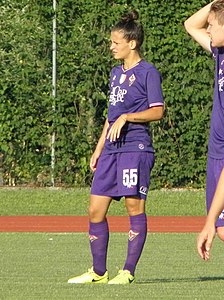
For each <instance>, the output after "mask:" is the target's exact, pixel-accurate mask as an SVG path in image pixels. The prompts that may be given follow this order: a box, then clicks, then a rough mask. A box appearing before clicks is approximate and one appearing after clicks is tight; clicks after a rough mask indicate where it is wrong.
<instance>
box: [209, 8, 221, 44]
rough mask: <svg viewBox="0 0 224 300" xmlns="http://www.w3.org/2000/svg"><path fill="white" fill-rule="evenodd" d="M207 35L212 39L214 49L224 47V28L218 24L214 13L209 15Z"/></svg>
mask: <svg viewBox="0 0 224 300" xmlns="http://www.w3.org/2000/svg"><path fill="white" fill-rule="evenodd" d="M207 33H208V34H209V35H210V37H211V43H212V46H213V47H223V46H224V26H223V25H220V24H219V23H218V20H217V19H216V16H215V13H214V12H211V13H210V14H209V17H208V28H207Z"/></svg>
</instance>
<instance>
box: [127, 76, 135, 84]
mask: <svg viewBox="0 0 224 300" xmlns="http://www.w3.org/2000/svg"><path fill="white" fill-rule="evenodd" d="M128 80H129V86H131V85H132V84H133V83H134V82H135V80H136V77H135V75H134V74H132V75H131V76H130V77H129V79H128Z"/></svg>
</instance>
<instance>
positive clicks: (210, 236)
mask: <svg viewBox="0 0 224 300" xmlns="http://www.w3.org/2000/svg"><path fill="white" fill-rule="evenodd" d="M215 234H216V230H215V226H213V225H211V226H209V225H205V226H204V228H203V230H202V231H201V233H200V234H199V235H198V238H197V250H198V253H199V255H200V257H201V258H202V259H204V260H209V258H210V250H211V247H212V243H213V240H214V238H215Z"/></svg>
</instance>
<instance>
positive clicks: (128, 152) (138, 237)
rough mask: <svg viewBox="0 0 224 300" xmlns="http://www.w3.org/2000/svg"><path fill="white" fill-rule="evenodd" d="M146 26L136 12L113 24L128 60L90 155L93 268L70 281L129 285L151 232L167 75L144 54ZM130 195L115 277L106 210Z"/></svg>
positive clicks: (116, 52)
mask: <svg viewBox="0 0 224 300" xmlns="http://www.w3.org/2000/svg"><path fill="white" fill-rule="evenodd" d="M143 39H144V32H143V27H142V25H141V24H140V23H139V21H138V13H137V12H136V11H131V12H129V13H127V14H125V15H124V16H122V18H121V20H120V21H119V22H118V23H117V24H116V25H115V26H114V27H113V28H112V31H111V46H110V50H111V52H112V55H113V56H114V58H115V59H116V60H121V61H122V62H123V63H122V64H121V65H119V66H117V67H114V68H113V69H112V71H111V76H110V96H109V108H108V117H107V120H106V122H105V125H104V128H103V131H102V134H101V136H100V139H99V141H98V144H97V146H96V149H95V151H94V153H93V155H92V157H91V160H90V168H91V169H92V170H93V171H94V178H93V182H92V187H91V195H90V203H89V240H90V248H91V253H92V258H93V264H92V268H90V269H89V270H88V272H87V273H84V274H83V275H81V276H77V277H74V278H71V279H69V280H68V283H109V284H129V283H132V282H133V281H134V279H135V277H134V274H135V268H136V265H137V262H138V260H139V258H140V255H141V253H142V249H143V246H144V243H145V240H146V235H147V218H146V214H145V200H146V198H147V193H148V189H149V183H150V171H151V169H152V167H153V164H154V150H153V146H152V139H151V136H150V133H149V128H148V122H151V121H157V120H160V119H161V118H162V117H163V110H164V109H163V106H164V104H163V96H162V89H161V76H160V73H159V72H158V71H157V69H156V68H155V67H154V66H153V65H152V64H150V63H147V62H146V61H145V60H143V59H142V57H141V54H140V48H141V45H142V43H143ZM121 197H124V198H125V205H126V209H127V212H128V215H129V218H130V231H129V241H128V250H127V258H126V261H125V264H124V267H123V269H122V270H120V271H119V273H118V275H117V276H116V277H115V278H113V279H111V280H110V281H109V282H108V280H109V278H108V272H107V267H106V259H107V248H108V240H109V229H108V223H107V219H106V214H107V211H108V208H109V206H110V203H111V201H112V200H113V199H114V200H120V198H121Z"/></svg>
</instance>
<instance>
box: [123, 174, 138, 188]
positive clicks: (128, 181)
mask: <svg viewBox="0 0 224 300" xmlns="http://www.w3.org/2000/svg"><path fill="white" fill-rule="evenodd" d="M137 183H138V170H137V169H124V170H123V185H124V186H126V187H127V188H129V189H130V188H132V187H133V186H136V185H137Z"/></svg>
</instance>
